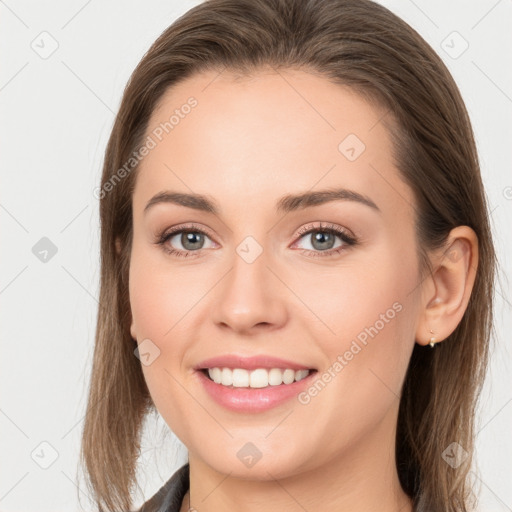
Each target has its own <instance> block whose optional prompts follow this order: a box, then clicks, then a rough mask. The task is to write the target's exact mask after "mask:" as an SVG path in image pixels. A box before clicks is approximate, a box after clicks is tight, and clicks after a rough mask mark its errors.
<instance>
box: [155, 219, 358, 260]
mask: <svg viewBox="0 0 512 512" xmlns="http://www.w3.org/2000/svg"><path fill="white" fill-rule="evenodd" d="M183 232H187V233H201V234H203V235H206V236H208V237H210V235H209V233H208V232H206V231H205V230H203V229H201V228H200V227H199V226H196V225H195V224H191V225H187V226H178V227H176V228H172V229H171V230H170V231H164V232H162V233H160V234H159V235H157V241H156V242H155V243H156V244H157V245H160V246H162V249H163V250H164V251H165V252H166V253H167V254H169V255H170V256H176V257H178V258H187V257H189V256H190V254H192V253H195V254H194V256H195V255H197V254H198V253H200V252H201V251H202V250H203V249H199V250H197V251H181V250H179V249H174V248H168V247H167V246H166V245H165V244H166V242H167V241H168V240H170V239H171V238H172V237H173V236H174V235H176V234H178V233H183ZM316 232H319V233H330V234H332V235H335V236H338V237H339V238H341V240H342V241H343V245H342V246H340V247H336V248H335V249H330V250H328V251H312V250H310V249H302V251H303V252H302V254H304V252H305V253H313V256H312V257H315V258H316V257H321V258H322V257H324V258H325V257H332V256H336V255H338V254H340V253H341V252H343V251H345V250H346V249H347V247H353V246H355V245H357V244H358V240H357V239H356V238H355V237H352V236H350V235H348V234H347V233H346V231H345V230H342V229H341V228H338V227H336V226H334V225H332V224H331V225H329V226H326V225H324V224H322V223H320V225H319V226H313V227H310V226H305V227H304V228H302V229H300V230H299V232H298V233H297V235H298V237H299V239H300V238H302V237H304V236H305V235H309V234H310V233H316ZM210 238H211V237H210Z"/></svg>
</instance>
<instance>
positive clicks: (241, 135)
mask: <svg viewBox="0 0 512 512" xmlns="http://www.w3.org/2000/svg"><path fill="white" fill-rule="evenodd" d="M385 121H386V110H385V109H384V108H382V107H379V106H377V105H374V104H369V103H368V102H367V101H365V100H364V99H363V98H362V97H361V96H360V95H359V94H357V93H356V92H354V91H353V90H351V89H349V88H347V87H345V86H341V85H339V84H334V83H332V82H330V81H329V80H327V79H326V78H324V77H321V76H318V75H315V74H312V73H309V72H305V71H297V70H285V71H279V72H275V71H273V70H271V71H261V72H259V73H256V74H253V75H251V76H244V77H240V76H237V75H234V74H232V73H228V72H227V71H224V72H222V73H219V72H214V71H208V72H204V73H200V74H196V75H193V76H192V77H190V78H187V79H185V80H183V81H182V82H180V83H179V84H177V85H176V86H174V87H172V88H170V89H168V90H167V91H166V93H165V94H164V95H163V97H162V98H161V100H160V101H159V103H158V106H157V108H156V109H155V110H154V112H153V114H152V116H151V118H150V121H149V123H148V127H147V129H146V137H151V138H152V140H153V142H154V148H153V149H151V151H150V152H149V154H147V155H146V156H145V157H144V158H143V159H142V161H141V163H140V164H139V168H138V170H137V174H138V175H137V183H136V187H135V193H134V198H133V200H134V210H135V209H139V210H142V209H143V208H144V205H145V204H146V202H147V201H148V200H149V199H150V198H151V196H152V195H154V194H156V193H158V192H161V191H163V190H167V189H170V190H173V191H176V190H177V191H180V192H194V193H202V194H209V195H211V196H213V197H215V198H218V202H219V203H220V204H221V205H222V204H231V205H233V207H234V208H238V211H240V209H241V208H243V207H245V208H246V209H253V211H254V208H259V209H261V208H266V207H267V202H268V207H269V208H271V207H273V205H274V203H275V200H276V198H278V197H281V196H283V195H284V194H287V193H293V192H303V191H306V190H311V189H315V188H318V189H325V188H330V187H340V186H343V187H346V188H349V189H354V190H357V191H358V192H360V193H364V194H367V195H372V196H373V199H374V201H375V202H378V203H380V205H381V206H382V207H383V208H384V209H385V208H386V205H388V206H389V207H390V208H394V210H395V211H396V210H397V208H398V209H400V208H402V209H404V211H405V210H406V209H407V207H408V205H407V203H409V206H410V204H411V203H412V196H411V191H410V190H409V188H408V187H407V186H406V185H405V183H403V182H402V181H401V179H400V178H399V176H398V172H397V170H396V168H395V163H394V161H393V158H392V146H391V140H390V135H389V132H388V130H387V128H386V126H385V124H384V122H385ZM397 199H398V200H399V201H398V202H401V203H404V204H398V202H397Z"/></svg>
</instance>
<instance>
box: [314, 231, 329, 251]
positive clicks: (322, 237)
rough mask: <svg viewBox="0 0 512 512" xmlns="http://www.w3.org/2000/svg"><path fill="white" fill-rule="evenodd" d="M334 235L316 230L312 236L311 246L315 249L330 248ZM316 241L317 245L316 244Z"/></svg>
mask: <svg viewBox="0 0 512 512" xmlns="http://www.w3.org/2000/svg"><path fill="white" fill-rule="evenodd" d="M333 241H334V235H333V234H332V233H325V232H318V233H316V234H315V235H314V236H313V243H312V245H313V247H314V248H315V249H331V248H332V246H333ZM317 242H318V243H319V245H317Z"/></svg>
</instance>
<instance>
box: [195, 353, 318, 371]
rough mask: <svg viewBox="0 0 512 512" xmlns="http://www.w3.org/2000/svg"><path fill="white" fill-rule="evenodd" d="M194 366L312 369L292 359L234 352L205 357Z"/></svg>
mask: <svg viewBox="0 0 512 512" xmlns="http://www.w3.org/2000/svg"><path fill="white" fill-rule="evenodd" d="M194 368H195V369H196V370H203V369H206V368H244V369H246V370H256V369H257V368H267V369H270V368H285V369H286V368H290V369H292V370H312V369H314V368H311V367H310V366H305V365H303V364H300V363H296V362H294V361H288V360H286V359H281V358H279V357H274V356H270V355H265V354H261V355H256V356H251V357H244V356H240V355H236V354H225V355H221V356H216V357H211V358H209V359H205V360H204V361H201V362H200V363H199V364H197V365H196V366H195V367H194Z"/></svg>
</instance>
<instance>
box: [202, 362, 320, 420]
mask: <svg viewBox="0 0 512 512" xmlns="http://www.w3.org/2000/svg"><path fill="white" fill-rule="evenodd" d="M208 361H210V360H208ZM274 363H275V361H273V364H274ZM287 364H289V363H287ZM235 368H240V367H239V366H235ZM260 368H261V366H260ZM273 368H276V367H275V366H273ZM288 368H289V367H288ZM298 369H299V370H300V369H306V368H303V367H302V368H298ZM317 373H318V372H317V371H311V372H310V373H309V375H308V376H307V377H305V378H304V379H302V380H299V381H295V382H293V383H292V384H281V385H279V386H267V387H266V388H249V387H247V388H235V387H227V386H223V385H222V384H217V383H215V382H214V381H213V380H211V379H209V378H208V376H207V375H206V372H205V371H204V370H201V369H200V368H198V369H197V371H196V372H195V374H196V375H197V376H198V379H199V381H200V382H201V384H202V386H203V389H204V390H205V391H206V393H207V394H208V395H209V396H210V398H212V399H213V400H214V401H215V402H217V404H219V405H221V406H222V407H224V408H226V409H229V410H231V411H235V412H239V413H261V412H264V411H267V410H269V409H272V408H274V407H277V406H278V405H281V404H283V403H285V402H287V401H288V400H291V399H292V398H294V397H296V396H297V395H298V394H299V393H300V392H301V391H303V390H304V389H305V388H307V387H308V386H310V385H311V382H312V380H313V378H315V376H316V374H317Z"/></svg>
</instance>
